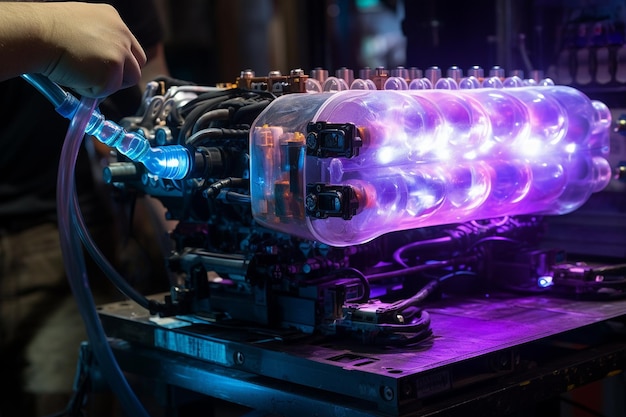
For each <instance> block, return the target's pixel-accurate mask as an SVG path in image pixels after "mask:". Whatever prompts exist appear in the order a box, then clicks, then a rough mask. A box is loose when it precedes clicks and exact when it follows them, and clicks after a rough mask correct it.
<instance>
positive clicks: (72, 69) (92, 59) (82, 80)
mask: <svg viewBox="0 0 626 417" xmlns="http://www.w3.org/2000/svg"><path fill="white" fill-rule="evenodd" d="M43 6H45V7H42V8H41V12H42V13H45V16H41V19H42V20H44V22H43V23H42V26H41V28H42V30H43V40H44V42H46V43H47V44H48V45H50V51H51V56H50V58H49V60H48V62H49V63H48V65H46V66H45V67H44V68H42V70H41V73H42V74H44V75H46V76H47V77H48V78H50V80H52V81H54V82H56V83H57V84H60V85H63V86H67V87H70V88H72V89H73V90H74V91H76V92H77V93H79V94H81V95H84V96H87V97H104V96H107V95H109V94H111V93H113V92H115V91H117V90H119V89H121V88H125V87H129V86H131V85H134V84H136V83H137V82H138V81H139V79H140V77H141V67H142V66H143V65H144V64H145V63H146V55H145V53H144V51H143V49H142V48H141V46H140V45H139V42H138V41H137V39H135V37H134V36H133V34H132V33H131V32H130V30H129V29H128V27H127V26H126V25H125V24H124V22H123V21H122V19H121V18H120V16H119V14H118V13H117V11H116V10H115V9H114V8H113V7H112V6H110V5H107V4H89V3H75V2H58V3H45V4H44V5H43Z"/></svg>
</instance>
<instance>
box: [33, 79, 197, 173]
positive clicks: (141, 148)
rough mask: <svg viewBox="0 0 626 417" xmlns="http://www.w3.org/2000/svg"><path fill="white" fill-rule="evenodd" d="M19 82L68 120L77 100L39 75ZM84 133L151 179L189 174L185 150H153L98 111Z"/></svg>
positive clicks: (138, 135) (139, 136)
mask: <svg viewBox="0 0 626 417" xmlns="http://www.w3.org/2000/svg"><path fill="white" fill-rule="evenodd" d="M22 78H24V79H25V80H26V81H28V82H29V83H30V84H32V85H33V86H34V87H35V88H36V89H37V90H39V91H40V92H41V93H42V94H43V95H44V96H45V97H46V98H47V99H48V100H49V101H50V102H51V103H52V104H53V105H54V108H55V110H56V111H57V113H59V114H60V115H61V116H63V117H65V118H67V119H72V117H74V114H75V113H76V110H77V109H78V106H79V104H80V103H79V100H78V99H77V98H76V97H74V96H73V95H72V94H70V93H68V92H66V91H65V90H63V89H62V88H61V87H59V86H58V85H57V84H56V83H54V82H52V81H50V80H49V79H48V78H46V77H44V76H43V75H39V74H23V75H22ZM85 133H87V134H89V135H92V136H94V137H96V138H97V139H98V140H99V141H100V142H102V143H104V144H105V145H107V146H110V147H112V148H115V149H117V151H118V152H120V153H121V154H122V155H125V156H126V157H128V158H129V159H130V160H132V161H133V162H140V163H142V164H143V165H144V166H145V167H146V169H147V170H148V171H149V172H150V173H151V174H153V175H155V176H158V177H160V178H169V179H182V178H184V177H185V176H187V174H188V173H189V172H190V171H191V167H192V160H193V159H192V157H191V155H190V154H189V151H188V150H187V148H185V147H184V146H181V145H169V146H165V147H159V148H153V147H151V146H150V143H149V142H148V139H146V138H145V137H144V136H143V135H142V134H141V133H139V132H127V131H126V130H125V129H124V128H123V127H121V126H120V125H118V124H116V123H114V122H112V121H110V120H106V119H105V118H104V116H103V115H102V114H101V113H100V112H99V111H97V110H96V111H94V113H93V115H92V116H91V119H90V120H89V123H87V128H86V129H85Z"/></svg>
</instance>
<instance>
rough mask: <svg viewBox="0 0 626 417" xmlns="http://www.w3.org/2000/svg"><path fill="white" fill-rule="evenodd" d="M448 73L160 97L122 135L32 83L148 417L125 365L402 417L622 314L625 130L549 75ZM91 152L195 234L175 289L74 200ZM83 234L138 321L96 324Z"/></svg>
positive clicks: (90, 323)
mask: <svg viewBox="0 0 626 417" xmlns="http://www.w3.org/2000/svg"><path fill="white" fill-rule="evenodd" d="M446 75H447V76H445V77H444V76H442V75H441V70H440V69H438V68H436V67H433V68H429V69H428V70H427V71H426V72H425V73H424V74H422V72H421V71H419V70H417V69H404V68H396V69H394V70H392V71H387V70H385V69H383V68H379V69H377V70H375V71H371V70H363V71H361V72H360V74H359V77H358V78H356V79H355V78H354V76H353V75H352V72H351V71H349V70H347V69H345V68H344V69H341V70H339V71H338V72H337V73H336V76H334V77H333V76H328V74H327V72H326V71H325V70H320V69H316V70H314V71H312V72H311V75H310V76H309V75H306V74H305V73H304V71H302V70H294V71H292V72H291V73H290V75H288V76H283V75H280V74H279V73H271V74H269V76H267V77H257V76H255V74H254V73H253V72H252V71H244V72H242V74H241V76H240V77H239V78H238V79H237V80H236V82H234V83H233V84H226V85H220V86H215V87H208V86H197V85H192V84H185V83H183V82H179V81H175V80H170V79H161V80H155V81H154V82H151V83H150V84H149V85H148V86H147V89H146V93H145V95H144V97H143V101H142V105H141V107H140V109H139V110H138V112H137V114H136V115H134V116H130V117H127V118H125V119H123V120H122V121H121V122H120V125H118V124H116V123H113V122H111V121H107V120H105V119H104V117H103V116H102V115H101V114H100V113H99V112H97V111H92V110H93V109H94V108H95V105H96V103H95V102H92V103H89V102H86V103H83V102H81V103H80V104H79V103H78V101H77V99H76V98H74V97H73V96H71V94H68V93H66V92H64V91H63V90H61V89H60V88H59V87H58V86H56V85H51V84H50V82H49V81H48V80H46V79H43V78H42V77H40V76H36V75H24V78H25V79H27V80H28V81H29V82H31V83H32V84H33V85H34V86H35V87H37V88H39V89H40V90H41V91H42V92H43V93H44V94H46V96H47V97H48V98H49V99H50V101H51V102H52V103H53V104H54V105H55V107H56V109H57V111H59V113H61V114H62V115H64V116H66V117H68V118H73V123H72V125H71V128H70V132H68V138H70V139H74V140H69V139H68V140H66V146H64V152H63V154H62V160H63V161H65V162H67V163H62V164H61V165H60V173H59V178H60V182H59V184H60V186H59V188H60V190H61V194H60V198H59V199H58V201H59V205H60V213H61V215H60V216H59V218H60V226H61V227H60V229H61V230H64V231H65V233H64V234H63V235H62V239H61V240H62V245H63V248H64V251H63V253H64V257H65V258H66V267H67V269H68V276H69V277H70V283H71V284H72V289H73V291H74V293H75V296H76V298H77V301H78V302H79V307H80V310H81V314H82V315H83V319H84V321H85V323H86V327H87V331H88V335H89V339H90V342H91V345H90V346H91V347H92V349H93V351H94V354H95V357H96V359H97V363H98V366H99V368H100V369H101V371H102V372H103V373H104V374H105V378H106V379H107V381H108V382H109V385H110V386H111V387H112V389H114V390H115V391H116V394H117V395H118V396H119V397H120V399H121V401H122V403H123V404H124V405H125V406H126V407H125V408H127V409H128V410H129V413H130V414H133V415H145V411H144V410H143V407H142V406H141V405H140V404H139V403H138V402H137V399H136V398H135V397H134V396H133V395H132V390H131V389H130V388H129V387H128V386H127V383H126V381H125V379H124V376H123V374H122V372H121V369H120V368H119V366H118V364H117V360H118V359H121V360H122V362H123V363H124V367H125V368H126V369H129V368H130V370H131V371H134V372H137V373H140V374H142V375H146V376H151V377H153V378H155V379H158V380H164V381H166V383H168V384H172V385H174V386H180V387H184V388H188V389H190V390H193V391H197V392H203V393H207V394H209V395H215V394H216V392H217V394H219V393H222V394H223V398H225V399H228V400H231V399H233V396H234V395H235V394H236V395H237V396H238V397H240V398H245V399H247V400H248V399H249V400H250V401H249V402H247V403H245V402H244V404H246V405H252V406H258V407H259V408H261V409H264V410H270V411H277V412H279V413H281V414H284V413H287V414H293V413H296V412H297V413H301V412H302V410H303V407H305V406H308V407H309V410H310V413H309V414H307V415H344V414H343V413H350V415H363V416H365V415H367V416H370V415H376V416H379V415H393V416H398V415H401V414H405V413H406V412H413V411H415V410H417V409H419V408H423V407H425V406H427V404H428V403H429V402H430V401H434V402H436V401H438V400H440V399H441V398H443V397H445V396H446V395H448V394H449V393H452V392H454V393H457V392H462V391H463V390H464V389H466V388H467V387H470V386H473V385H475V384H476V383H478V382H484V381H490V380H494V379H495V378H497V377H500V376H502V375H508V374H511V373H513V372H514V371H516V370H520V369H525V368H526V367H532V366H533V364H536V361H537V360H538V358H537V356H536V355H535V350H534V346H530V349H528V347H529V346H528V342H529V341H540V343H544V342H545V340H546V337H547V336H554V335H560V334H563V333H567V332H570V331H573V330H575V329H577V328H581V327H583V326H589V325H590V324H593V323H597V322H598V321H599V320H610V319H613V318H616V317H619V316H620V315H623V311H624V310H623V309H624V302H623V298H624V297H623V296H624V294H625V290H626V277H625V276H624V274H625V271H626V265H625V264H624V263H623V254H624V251H625V250H626V242H624V234H623V232H622V231H621V229H620V226H619V225H620V224H624V223H623V221H621V219H622V218H623V201H624V195H625V194H624V189H625V187H626V185H625V184H624V181H623V179H624V166H625V163H624V161H625V160H626V157H625V156H624V155H623V151H622V149H623V146H622V144H623V136H622V134H623V130H624V129H623V125H624V124H623V120H624V117H623V116H621V115H620V114H619V113H617V114H615V112H616V111H615V110H609V109H608V108H607V106H605V105H604V104H603V103H602V102H600V101H596V100H591V99H590V98H589V97H587V95H585V94H584V93H583V92H581V91H580V90H578V89H576V88H572V87H567V86H559V85H555V84H554V83H553V82H552V81H551V80H550V79H541V78H528V79H524V78H521V77H519V73H518V75H512V76H510V77H504V72H503V70H502V69H501V68H494V69H492V70H491V71H490V72H489V75H487V76H485V75H484V72H483V70H482V68H478V67H472V68H471V69H470V70H469V71H468V73H467V76H465V77H462V72H461V71H460V70H459V69H458V68H455V69H452V70H451V71H449V72H448V74H446ZM614 121H615V122H614ZM84 132H87V133H88V134H90V135H93V136H95V137H96V138H97V139H99V140H100V141H102V142H103V143H105V144H107V145H109V146H111V147H112V148H114V149H115V150H116V152H115V154H114V160H113V161H112V162H111V163H110V164H109V165H108V166H107V167H106V168H105V170H104V178H105V180H106V181H107V182H108V183H110V184H111V185H112V186H114V189H115V190H119V191H120V192H121V193H125V192H126V191H129V190H132V192H133V193H136V192H139V193H143V194H145V195H147V196H149V197H151V198H156V199H158V200H159V201H160V202H162V203H163V205H164V206H165V207H166V209H167V218H168V219H170V220H175V221H177V223H176V224H177V225H176V227H175V229H174V230H173V231H172V232H171V239H172V241H173V250H172V252H171V253H170V254H169V255H168V256H167V259H166V260H165V261H166V265H167V270H168V273H169V276H170V291H168V292H167V293H165V294H155V295H149V296H146V295H144V294H140V293H138V292H137V291H136V290H135V289H134V288H132V286H130V285H129V283H128V282H126V281H125V279H124V277H120V276H119V275H118V274H117V273H116V271H115V270H113V269H112V268H111V266H110V265H108V264H107V262H106V261H105V260H103V259H102V256H101V255H100V254H98V253H97V250H95V248H94V244H93V242H91V241H90V239H89V236H88V233H87V232H85V230H86V228H85V226H84V224H82V219H81V216H80V210H79V207H78V203H77V199H76V195H75V192H73V189H72V187H71V186H69V185H68V184H72V183H73V181H72V175H71V172H72V170H73V163H72V161H75V156H76V155H77V150H78V149H79V147H77V145H76V144H75V142H76V143H78V144H80V140H82V136H83V135H84ZM68 144H69V145H68ZM607 202H608V204H607ZM598 207H601V211H598ZM620 207H622V208H621V209H620ZM579 213H583V214H584V213H586V214H587V215H588V216H589V217H591V218H593V219H594V220H595V221H596V224H593V225H592V226H591V227H590V230H594V231H597V232H598V236H597V237H594V239H595V242H597V248H593V247H586V248H585V250H583V251H580V250H576V246H575V245H570V243H571V242H567V241H566V240H567V239H565V240H563V239H561V240H560V241H559V236H558V235H559V233H556V236H555V233H554V228H553V226H554V225H555V222H554V221H553V219H570V218H571V217H570V216H576V215H578V214H579ZM598 213H602V214H600V215H599V214H598ZM603 216H606V218H607V219H609V220H610V226H609V227H610V230H605V229H603V228H602V227H598V226H597V224H598V223H601V222H599V221H598V219H601V218H602V217H603ZM614 219H618V220H617V221H613V220H614ZM569 221H570V222H574V223H576V222H577V217H574V220H569ZM564 222H565V223H567V221H564ZM561 224H563V223H561ZM571 225H572V223H570V224H569V226H568V229H571V228H572V226H571ZM556 226H557V228H556V230H557V232H558V231H559V226H560V224H559V222H556ZM578 226H580V225H578ZM578 226H577V227H578ZM583 226H587V225H583ZM73 228H75V229H76V231H75V232H76V233H74V231H73V230H72V229H73ZM79 237H80V240H82V243H83V245H84V246H85V247H86V249H87V250H88V251H89V252H90V254H91V255H92V256H93V257H94V259H95V260H96V261H97V262H98V264H99V265H100V266H101V267H102V268H103V270H104V271H105V272H106V273H107V275H108V276H109V277H110V278H111V280H112V281H113V282H114V283H115V284H116V285H117V286H118V288H119V289H120V290H121V292H122V293H124V294H125V295H126V296H127V297H128V298H129V299H130V300H131V301H133V303H129V302H123V303H114V304H111V305H105V306H100V307H99V308H96V306H95V305H93V300H91V299H90V295H89V293H88V291H87V290H88V283H86V282H85V281H84V278H85V274H84V273H83V271H82V266H81V265H82V264H83V263H84V260H82V248H81V246H80V241H79ZM607 239H608V241H610V247H611V252H610V253H609V252H608V251H602V249H601V248H602V247H603V246H602V242H604V241H605V240H607ZM570 240H572V241H574V240H575V239H570ZM555 242H556V243H565V247H562V246H561V245H559V244H554V243H555ZM570 248H574V250H573V251H572V250H569V249H570ZM598 248H600V249H598ZM546 297H548V298H546ZM548 299H552V300H573V301H575V302H566V303H563V302H558V301H552V302H549V301H547V300H548ZM579 301H580V302H581V303H578V302H579ZM593 301H596V302H597V301H599V302H600V303H601V304H599V305H598V304H594V303H593ZM517 319H519V320H517ZM105 338H106V340H109V343H102V341H103V340H104V339H105ZM109 338H116V339H117V340H122V341H123V343H122V344H121V345H116V343H115V342H111V340H110V339H109ZM110 344H112V345H113V347H111V346H109V345H110ZM523 345H526V346H523ZM619 346H623V344H620V345H619ZM113 349H115V350H116V353H117V356H114V355H113V352H112V350H113ZM145 349H148V350H147V351H144V350H145ZM541 350H542V349H540V351H541ZM548 351H549V352H552V350H551V349H549V350H548ZM85 352H86V351H84V353H85ZM549 352H548V353H549ZM620 352H621V351H620ZM172 355H173V356H172ZM557 355H558V354H557ZM88 356H89V355H87V354H85V355H84V357H82V358H81V364H82V365H81V368H80V370H81V372H79V374H78V381H77V385H78V386H80V387H83V386H84V384H85V382H84V381H86V380H88V378H89V372H88V366H87V365H88V364H89V360H88V359H85V358H86V357H88ZM609 358H615V356H609ZM542 359H543V358H542ZM86 364H87V365H86ZM602 364H603V367H601V369H602V370H603V371H604V372H612V371H613V370H614V369H621V368H619V366H621V365H620V364H619V363H617V362H615V361H613V362H611V361H603V362H602ZM594 366H595V368H594V369H596V368H597V366H596V365H594ZM133 367H134V369H133ZM616 367H617V368H616ZM225 370H227V371H225ZM148 374H150V375H148ZM552 374H553V375H554V373H552ZM216 381H219V382H220V383H221V384H222V386H223V387H227V388H228V389H225V390H218V391H216V390H215V388H216V384H217V382H216ZM280 381H289V382H290V383H291V384H296V385H295V386H293V387H290V389H289V390H285V389H281V388H280V387H278V388H277V384H280V383H281V382H280ZM244 386H245V387H246V394H243V393H242V392H241V390H242V387H244ZM513 386H514V387H521V386H522V385H521V384H520V383H518V382H515V383H513ZM568 386H569V385H568ZM256 390H258V392H260V393H263V395H261V396H259V397H255V396H250V395H249V394H250V392H257V391H256ZM499 390H500V389H499V388H498V391H499ZM80 392H84V391H82V390H81V391H80ZM265 394H268V395H269V394H271V396H270V397H267V395H265ZM268 398H269V400H268ZM273 399H277V401H274V400H273ZM76 404H80V401H77V402H76ZM342 407H343V408H342ZM372 411H373V413H374V414H371V412H372ZM355 413H356V414H355Z"/></svg>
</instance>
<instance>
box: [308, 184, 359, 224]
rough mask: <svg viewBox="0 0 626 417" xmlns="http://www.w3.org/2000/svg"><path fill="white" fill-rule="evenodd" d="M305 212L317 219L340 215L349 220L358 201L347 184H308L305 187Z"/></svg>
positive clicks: (356, 207)
mask: <svg viewBox="0 0 626 417" xmlns="http://www.w3.org/2000/svg"><path fill="white" fill-rule="evenodd" d="M305 207H306V214H307V216H309V217H315V218H317V219H326V218H328V217H341V218H343V219H344V220H350V219H351V218H352V216H354V215H355V214H356V213H357V210H358V208H359V201H358V199H357V196H356V192H355V191H354V188H352V187H351V186H349V185H326V184H321V183H319V184H309V185H307V187H306V200H305Z"/></svg>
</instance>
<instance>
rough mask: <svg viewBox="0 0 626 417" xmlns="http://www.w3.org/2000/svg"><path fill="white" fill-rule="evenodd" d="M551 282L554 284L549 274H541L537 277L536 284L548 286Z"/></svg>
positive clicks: (542, 286)
mask: <svg viewBox="0 0 626 417" xmlns="http://www.w3.org/2000/svg"><path fill="white" fill-rule="evenodd" d="M552 284H554V281H553V280H552V277H551V276H550V275H543V276H541V277H539V278H538V279H537V285H539V287H540V288H548V287H549V286H551V285H552Z"/></svg>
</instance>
